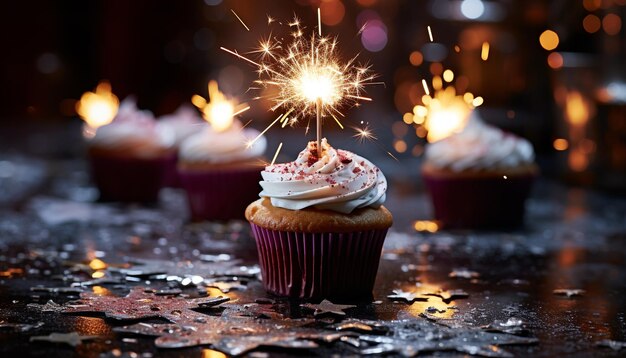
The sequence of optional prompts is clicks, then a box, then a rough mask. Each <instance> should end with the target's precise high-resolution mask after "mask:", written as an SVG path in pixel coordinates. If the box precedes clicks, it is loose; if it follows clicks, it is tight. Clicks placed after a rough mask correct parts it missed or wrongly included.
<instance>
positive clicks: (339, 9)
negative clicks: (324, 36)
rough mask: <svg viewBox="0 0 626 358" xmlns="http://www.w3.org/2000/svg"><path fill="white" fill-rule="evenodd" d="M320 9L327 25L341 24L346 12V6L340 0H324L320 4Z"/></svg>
mask: <svg viewBox="0 0 626 358" xmlns="http://www.w3.org/2000/svg"><path fill="white" fill-rule="evenodd" d="M320 10H321V14H322V23H323V24H324V25H327V26H334V25H337V24H339V23H340V22H341V21H342V20H343V17H344V15H345V14H346V8H345V6H344V5H343V3H342V2H341V1H340V0H324V1H322V3H321V4H320Z"/></svg>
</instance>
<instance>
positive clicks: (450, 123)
mask: <svg viewBox="0 0 626 358" xmlns="http://www.w3.org/2000/svg"><path fill="white" fill-rule="evenodd" d="M453 79H454V73H453V72H452V71H451V70H446V71H444V73H443V80H442V78H441V77H438V76H436V77H434V78H433V81H432V86H433V88H434V89H435V91H434V94H433V95H432V96H431V95H430V94H425V95H424V96H422V105H419V104H418V105H416V106H414V107H413V112H412V113H409V114H410V115H411V117H412V118H413V123H414V124H417V125H419V127H418V128H416V135H417V136H418V137H420V138H421V137H424V136H426V137H427V139H428V141H429V142H435V141H438V140H440V139H443V138H445V137H448V136H450V135H451V134H453V133H457V132H460V131H461V130H462V129H463V128H465V125H466V124H467V120H468V119H469V115H470V113H471V111H472V110H473V109H474V108H476V107H478V106H480V105H482V104H483V98H482V97H474V95H473V94H472V93H469V92H468V93H463V94H459V95H457V93H456V90H455V88H454V86H453V85H447V87H444V86H443V84H444V83H443V81H444V80H445V81H446V82H447V83H449V82H451V81H452V80H453ZM423 83H424V87H425V89H426V88H427V86H426V83H425V81H423ZM408 118H409V117H408V116H406V117H404V118H403V119H405V121H406V120H407V119H408ZM422 126H423V127H422ZM426 133H427V134H426Z"/></svg>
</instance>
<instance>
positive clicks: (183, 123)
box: [157, 105, 206, 146]
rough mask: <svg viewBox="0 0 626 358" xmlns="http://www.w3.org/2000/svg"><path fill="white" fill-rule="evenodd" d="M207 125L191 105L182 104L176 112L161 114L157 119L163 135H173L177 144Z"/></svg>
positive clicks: (158, 127)
mask: <svg viewBox="0 0 626 358" xmlns="http://www.w3.org/2000/svg"><path fill="white" fill-rule="evenodd" d="M205 126H206V122H205V121H204V120H203V119H202V118H201V117H200V114H199V113H198V111H196V110H195V109H194V108H193V107H191V106H189V105H182V106H180V107H179V108H178V109H177V110H176V112H174V113H171V114H168V115H165V116H161V117H160V118H159V119H158V121H157V129H158V130H159V131H160V132H162V136H164V137H168V136H173V141H174V145H175V146H179V145H180V144H181V143H182V142H183V141H184V140H185V139H187V138H188V137H190V136H192V135H193V134H195V133H198V132H199V131H201V130H202V129H203V128H204V127H205Z"/></svg>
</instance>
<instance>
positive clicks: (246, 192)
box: [178, 167, 261, 221]
mask: <svg viewBox="0 0 626 358" xmlns="http://www.w3.org/2000/svg"><path fill="white" fill-rule="evenodd" d="M178 176H179V178H180V183H181V187H182V188H183V189H185V191H186V192H187V199H188V202H189V209H190V212H191V219H192V220H195V221H197V220H231V219H244V214H245V210H246V207H247V206H248V204H250V203H251V202H253V201H254V200H256V199H258V198H259V192H260V191H261V186H260V185H259V181H260V180H261V174H260V170H259V168H254V167H251V168H242V169H233V170H211V171H194V170H180V169H179V171H178Z"/></svg>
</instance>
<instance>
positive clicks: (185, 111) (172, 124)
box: [157, 105, 206, 188]
mask: <svg viewBox="0 0 626 358" xmlns="http://www.w3.org/2000/svg"><path fill="white" fill-rule="evenodd" d="M204 126H206V122H205V121H204V120H202V118H201V117H200V115H199V114H198V111H196V110H195V109H194V108H193V107H191V106H189V105H182V106H180V107H179V108H178V109H177V110H176V112H174V113H171V114H168V115H165V116H161V117H160V118H159V119H158V121H157V128H158V130H159V131H161V132H162V134H163V136H164V137H171V138H172V141H173V147H174V150H175V153H177V152H178V149H179V148H180V145H181V144H182V142H183V141H184V140H185V139H187V138H189V137H190V136H191V135H193V134H195V133H198V132H199V131H201V130H202V128H203V127H204ZM176 162H177V155H176V156H174V157H173V158H172V160H171V161H170V162H169V163H168V166H167V170H166V173H165V182H164V184H165V186H169V187H173V188H179V187H180V179H179V178H178V173H177V170H176Z"/></svg>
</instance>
